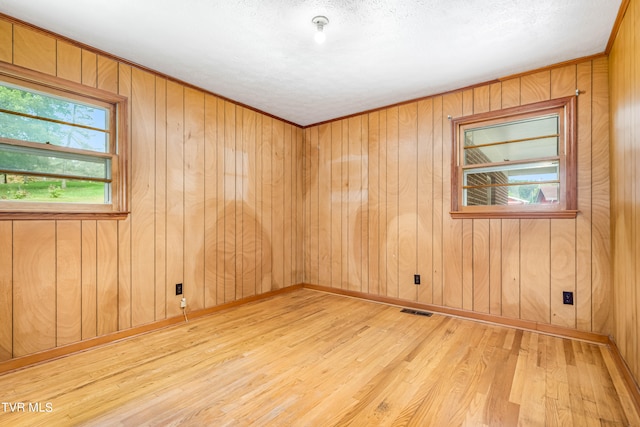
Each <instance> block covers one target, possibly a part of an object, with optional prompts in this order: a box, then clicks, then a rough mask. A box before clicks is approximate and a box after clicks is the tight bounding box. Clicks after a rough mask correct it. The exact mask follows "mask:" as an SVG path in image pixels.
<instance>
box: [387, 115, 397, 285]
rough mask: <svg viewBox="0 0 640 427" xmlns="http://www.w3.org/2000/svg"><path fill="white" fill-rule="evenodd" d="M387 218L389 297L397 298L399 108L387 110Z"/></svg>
mask: <svg viewBox="0 0 640 427" xmlns="http://www.w3.org/2000/svg"><path fill="white" fill-rule="evenodd" d="M386 131H387V140H386V147H387V177H386V181H387V204H386V208H387V218H386V227H387V232H386V244H387V245H386V250H387V295H388V296H390V297H394V298H397V297H398V296H399V292H398V291H399V288H398V267H399V263H400V260H399V254H398V249H399V242H398V238H399V236H398V226H399V221H398V191H399V185H400V183H399V178H398V176H399V171H400V165H399V163H398V159H399V151H400V149H399V145H398V107H392V108H389V109H388V110H387V128H386Z"/></svg>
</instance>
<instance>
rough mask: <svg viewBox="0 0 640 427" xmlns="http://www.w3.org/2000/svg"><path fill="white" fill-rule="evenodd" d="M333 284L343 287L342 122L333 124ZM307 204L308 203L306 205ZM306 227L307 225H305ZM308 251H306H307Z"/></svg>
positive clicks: (331, 193) (331, 201)
mask: <svg viewBox="0 0 640 427" xmlns="http://www.w3.org/2000/svg"><path fill="white" fill-rule="evenodd" d="M325 149H326V150H329V149H330V150H331V190H330V194H329V195H328V197H329V198H330V199H329V203H330V204H331V230H330V239H331V240H330V241H331V286H332V287H336V288H342V267H343V266H346V265H344V264H343V262H342V191H343V188H344V187H343V185H342V122H341V121H337V122H333V123H332V124H331V146H330V147H327V148H325ZM305 206H307V205H305ZM305 228H306V227H305ZM305 253H306V252H305Z"/></svg>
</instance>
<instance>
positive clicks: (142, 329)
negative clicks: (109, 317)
mask: <svg viewBox="0 0 640 427" xmlns="http://www.w3.org/2000/svg"><path fill="white" fill-rule="evenodd" d="M302 287H303V286H302V285H301V284H300V285H294V286H289V287H286V288H282V289H277V290H274V291H270V292H266V293H264V294H259V295H254V296H251V297H247V298H242V299H239V300H237V301H232V302H228V303H225V304H220V305H217V306H215V307H210V308H205V309H201V310H195V311H191V312H188V313H187V314H188V317H189V319H197V318H199V317H203V316H207V315H210V314H212V313H216V312H218V311H222V310H226V309H229V308H232V307H237V306H239V305H242V304H247V303H250V302H253V301H259V300H263V299H267V298H270V297H272V296H274V295H278V294H282V293H286V292H293V291H295V290H298V289H302ZM180 323H184V317H183V316H182V315H180V316H177V317H171V318H169V319H163V320H160V321H157V322H153V323H147V324H146V325H141V326H136V327H134V328H131V329H126V330H123V331H118V332H114V333H111V334H108V335H102V336H100V337H96V338H91V339H88V340H85V341H80V342H76V343H73V344H69V345H65V346H61V347H56V348H52V349H49V350H44V351H41V352H39V353H34V354H29V355H27V356H22V357H16V358H14V359H9V360H6V361H4V362H0V374H4V373H7V372H10V371H15V370H18V369H22V368H26V367H28V366H32V365H36V364H39V363H43V362H47V361H50V360H54V359H59V358H61V357H64V356H69V355H71V354H74V353H79V352H82V351H86V350H89V349H92V348H95V347H99V346H103V345H106V344H111V343H114V342H116V341H120V340H123V339H127V338H132V337H135V336H138V335H142V334H146V333H149V332H153V331H157V330H159V329H163V328H166V327H169V326H173V325H177V324H180Z"/></svg>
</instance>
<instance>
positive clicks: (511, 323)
mask: <svg viewBox="0 0 640 427" xmlns="http://www.w3.org/2000/svg"><path fill="white" fill-rule="evenodd" d="M303 286H304V288H305V289H312V290H316V291H322V292H328V293H333V294H337V295H345V296H350V297H354V298H360V299H364V300H368V301H375V302H381V303H384V304H391V305H397V306H401V307H409V308H417V309H421V310H427V311H431V312H434V313H439V314H446V315H449V316H456V317H461V318H464V319H471V320H477V321H481V322H487V323H493V324H496V325H500V326H508V327H512V328H518V329H523V330H528V331H534V332H540V333H543V334H548V335H555V336H559V337H562V338H572V339H578V340H583V341H589V342H593V343H596V344H608V343H609V337H608V336H607V335H603V334H598V333H595V332H586V331H578V330H575V329H570V328H563V327H561V326H555V325H548V324H544V323H538V322H533V321H530V320H521V319H512V318H508V317H502V316H496V315H494V314H484V313H477V312H473V311H467V310H461V309H457V308H450V307H442V306H439V305H432V304H424V303H420V302H415V301H408V300H403V299H399V298H390V297H385V296H380V295H372V294H366V293H363V292H355V291H349V290H345V289H337V288H330V287H326V286H318V285H312V284H308V283H305V284H303Z"/></svg>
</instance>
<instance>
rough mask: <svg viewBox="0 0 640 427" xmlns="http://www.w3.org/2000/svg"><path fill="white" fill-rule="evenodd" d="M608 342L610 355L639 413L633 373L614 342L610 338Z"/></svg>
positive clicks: (639, 392)
mask: <svg viewBox="0 0 640 427" xmlns="http://www.w3.org/2000/svg"><path fill="white" fill-rule="evenodd" d="M608 344H609V349H610V350H611V355H612V356H613V360H614V361H615V363H616V365H617V366H618V370H619V371H620V373H621V374H622V378H623V379H624V382H625V384H626V385H627V389H628V390H629V394H630V395H631V399H632V400H633V403H635V405H636V409H637V411H638V413H640V386H639V385H638V383H637V382H636V379H635V378H634V377H633V373H632V372H631V369H629V365H627V363H626V362H625V360H624V358H623V357H622V354H621V353H620V349H619V348H618V346H617V345H616V342H615V341H614V340H613V339H611V338H610V339H609V342H608Z"/></svg>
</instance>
